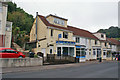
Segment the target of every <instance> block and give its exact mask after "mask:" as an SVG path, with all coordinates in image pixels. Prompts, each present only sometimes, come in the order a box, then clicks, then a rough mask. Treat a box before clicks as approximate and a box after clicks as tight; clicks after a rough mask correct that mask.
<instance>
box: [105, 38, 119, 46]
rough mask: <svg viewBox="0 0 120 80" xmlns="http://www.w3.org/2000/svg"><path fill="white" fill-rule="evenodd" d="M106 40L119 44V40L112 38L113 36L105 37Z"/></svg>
mask: <svg viewBox="0 0 120 80" xmlns="http://www.w3.org/2000/svg"><path fill="white" fill-rule="evenodd" d="M107 41H109V42H111V43H113V44H116V45H120V41H118V40H116V39H114V38H107Z"/></svg>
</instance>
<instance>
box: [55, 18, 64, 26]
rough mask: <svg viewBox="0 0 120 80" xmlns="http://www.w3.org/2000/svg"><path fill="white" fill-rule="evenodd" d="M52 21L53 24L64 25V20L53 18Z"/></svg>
mask: <svg viewBox="0 0 120 80" xmlns="http://www.w3.org/2000/svg"><path fill="white" fill-rule="evenodd" d="M54 23H55V24H60V25H65V22H64V20H61V19H58V18H54Z"/></svg>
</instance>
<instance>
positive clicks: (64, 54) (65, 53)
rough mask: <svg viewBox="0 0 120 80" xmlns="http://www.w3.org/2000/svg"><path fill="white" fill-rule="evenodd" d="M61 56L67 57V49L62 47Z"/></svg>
mask: <svg viewBox="0 0 120 80" xmlns="http://www.w3.org/2000/svg"><path fill="white" fill-rule="evenodd" d="M63 56H68V47H63Z"/></svg>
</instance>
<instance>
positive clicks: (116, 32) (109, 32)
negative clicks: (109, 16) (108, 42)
mask: <svg viewBox="0 0 120 80" xmlns="http://www.w3.org/2000/svg"><path fill="white" fill-rule="evenodd" d="M97 32H100V33H105V34H106V36H107V37H108V38H120V28H119V27H114V26H111V27H110V28H109V29H100V30H98V31H97Z"/></svg>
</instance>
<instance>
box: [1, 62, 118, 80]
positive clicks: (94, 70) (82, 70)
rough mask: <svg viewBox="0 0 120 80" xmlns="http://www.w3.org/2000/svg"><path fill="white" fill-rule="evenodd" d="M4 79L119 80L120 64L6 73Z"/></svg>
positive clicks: (108, 63) (97, 64)
mask: <svg viewBox="0 0 120 80" xmlns="http://www.w3.org/2000/svg"><path fill="white" fill-rule="evenodd" d="M3 78H118V63H117V62H104V63H96V64H88V65H80V66H77V67H68V68H60V69H51V70H42V71H29V72H19V73H6V74H3Z"/></svg>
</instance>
